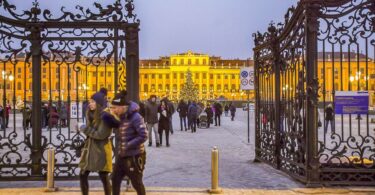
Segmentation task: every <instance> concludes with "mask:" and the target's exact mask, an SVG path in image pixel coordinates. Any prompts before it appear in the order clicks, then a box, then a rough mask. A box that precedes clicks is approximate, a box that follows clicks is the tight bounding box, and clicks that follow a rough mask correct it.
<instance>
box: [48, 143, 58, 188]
mask: <svg viewBox="0 0 375 195" xmlns="http://www.w3.org/2000/svg"><path fill="white" fill-rule="evenodd" d="M47 161H48V164H47V189H46V192H55V191H57V188H55V181H54V170H55V149H54V148H49V149H48V151H47Z"/></svg>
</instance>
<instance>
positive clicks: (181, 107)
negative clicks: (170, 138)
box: [177, 100, 188, 131]
mask: <svg viewBox="0 0 375 195" xmlns="http://www.w3.org/2000/svg"><path fill="white" fill-rule="evenodd" d="M177 112H178V113H179V115H180V126H181V131H183V127H185V131H187V128H186V118H187V112H188V105H187V104H186V103H185V102H184V100H181V101H180V103H179V104H178V107H177Z"/></svg>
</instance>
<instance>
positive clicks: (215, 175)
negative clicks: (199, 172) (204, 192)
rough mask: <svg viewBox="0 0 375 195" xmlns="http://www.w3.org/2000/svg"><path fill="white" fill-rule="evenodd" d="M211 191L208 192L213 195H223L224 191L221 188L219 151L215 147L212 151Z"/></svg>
mask: <svg viewBox="0 0 375 195" xmlns="http://www.w3.org/2000/svg"><path fill="white" fill-rule="evenodd" d="M211 156H212V159H211V160H212V162H211V172H212V173H211V174H212V175H211V182H212V183H211V189H210V190H208V192H209V193H211V194H221V193H222V190H221V189H220V188H219V150H218V149H217V147H216V146H215V147H214V148H213V149H212V151H211Z"/></svg>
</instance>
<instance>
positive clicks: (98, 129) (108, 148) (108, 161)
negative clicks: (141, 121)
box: [79, 92, 114, 195]
mask: <svg viewBox="0 0 375 195" xmlns="http://www.w3.org/2000/svg"><path fill="white" fill-rule="evenodd" d="M106 105H107V102H106V98H105V94H103V93H101V92H98V93H95V94H94V95H93V96H92V97H91V99H90V100H89V106H88V107H89V109H88V110H87V113H86V119H87V124H86V125H82V126H81V127H79V131H81V132H83V133H84V134H85V135H86V136H87V138H86V140H85V144H84V147H83V149H82V154H81V160H80V162H79V167H80V168H81V171H80V175H79V176H80V185H81V191H82V194H83V195H88V192H89V185H88V176H89V174H90V172H98V173H99V177H100V179H101V181H102V183H103V187H104V192H105V195H110V194H111V189H112V188H111V183H110V178H109V173H111V172H112V144H111V141H110V139H109V137H110V136H111V134H112V127H111V125H110V124H107V123H106V122H104V121H103V120H102V117H103V116H104V115H107V116H106V117H108V115H111V114H110V113H109V112H108V111H106V110H104V108H105V106H106ZM111 116H112V117H114V116H113V115H111Z"/></svg>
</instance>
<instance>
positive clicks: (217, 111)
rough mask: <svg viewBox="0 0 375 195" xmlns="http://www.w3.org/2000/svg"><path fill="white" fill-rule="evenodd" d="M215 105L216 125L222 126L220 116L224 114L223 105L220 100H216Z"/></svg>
mask: <svg viewBox="0 0 375 195" xmlns="http://www.w3.org/2000/svg"><path fill="white" fill-rule="evenodd" d="M214 107H215V126H217V125H219V126H220V118H221V115H222V114H223V107H222V106H221V104H220V103H219V102H216V103H215V104H214Z"/></svg>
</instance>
